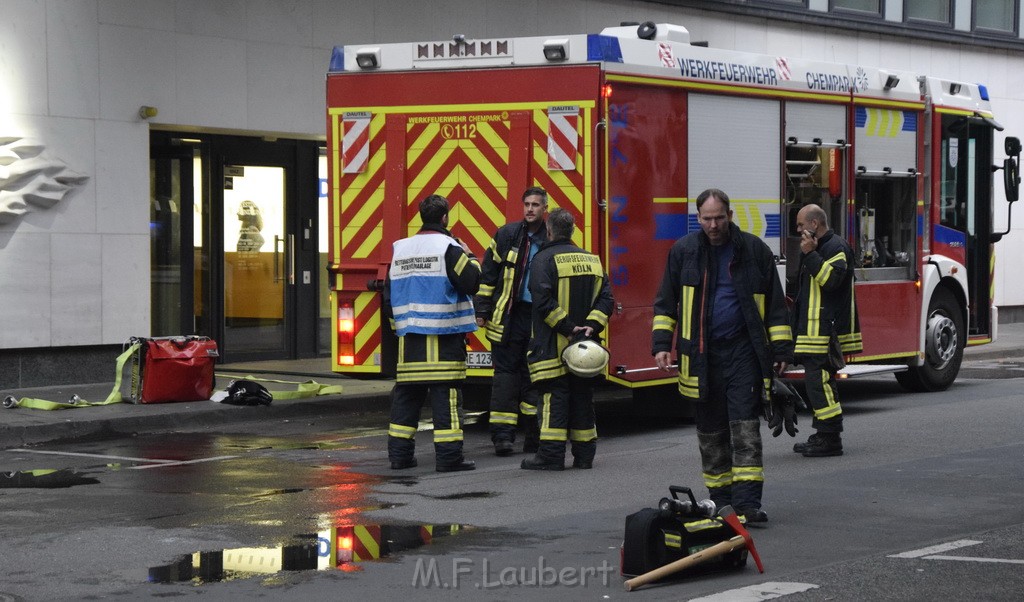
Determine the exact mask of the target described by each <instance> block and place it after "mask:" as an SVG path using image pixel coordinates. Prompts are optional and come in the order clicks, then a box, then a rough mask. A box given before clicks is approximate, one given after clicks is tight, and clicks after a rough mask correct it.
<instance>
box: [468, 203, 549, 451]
mask: <svg viewBox="0 0 1024 602" xmlns="http://www.w3.org/2000/svg"><path fill="white" fill-rule="evenodd" d="M547 210H548V193H547V192H545V191H544V189H543V188H537V187H534V188H527V189H526V192H524V193H523V219H522V221H518V222H515V223H510V224H506V225H504V226H502V227H501V228H499V229H498V231H497V232H496V233H495V235H494V240H492V241H491V244H490V246H489V247H488V248H487V252H486V253H484V261H483V265H482V268H481V269H482V274H481V277H480V292H479V293H477V297H476V325H477V326H480V327H485V328H486V329H487V333H486V336H487V338H488V339H489V340H490V341H491V359H492V362H493V365H494V380H493V381H492V384H491V406H490V410H491V415H490V427H491V441H492V442H493V443H494V453H495V454H497V455H499V456H508V455H511V454H512V453H513V451H514V449H513V444H514V443H515V440H516V424H517V423H518V422H519V420H520V418H519V415H520V414H522V416H523V431H524V439H525V441H524V442H523V452H525V453H534V452H536V451H537V444H538V433H537V391H536V389H535V388H534V387H532V386H531V384H530V369H529V367H528V366H527V364H526V347H527V345H528V344H529V342H530V320H531V314H532V311H533V298H532V297H531V296H530V287H529V282H530V280H529V277H530V262H531V261H532V260H533V257H534V256H535V255H536V254H537V251H538V250H540V246H541V244H543V243H544V242H546V241H547V228H546V226H545V224H544V217H545V215H546V214H547Z"/></svg>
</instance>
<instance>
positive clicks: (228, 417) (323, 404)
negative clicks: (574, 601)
mask: <svg viewBox="0 0 1024 602" xmlns="http://www.w3.org/2000/svg"><path fill="white" fill-rule="evenodd" d="M204 403H207V402H204ZM389 403H390V395H389V394H388V393H367V394H365V395H345V396H342V395H324V396H322V397H317V398H314V399H300V400H289V401H288V402H278V403H277V404H273V403H272V404H271V405H268V406H234V405H224V404H219V403H215V402H208V405H206V406H204V405H193V404H181V405H180V406H178V407H176V408H175V409H174V410H173V411H167V412H161V413H159V414H150V415H137V416H115V417H99V416H97V417H96V418H93V419H89V418H86V419H80V418H76V419H75V420H70V419H69V420H64V421H60V422H49V423H46V424H31V425H4V426H0V449H10V448H16V447H21V446H25V445H38V444H41V443H48V442H53V441H60V440H66V439H81V438H85V437H89V438H99V439H102V438H109V437H117V436H123V435H125V434H128V433H159V432H166V431H174V430H178V429H185V428H194V427H201V426H218V425H224V424H237V423H243V422H256V421H263V420H268V419H281V418H295V417H309V416H316V415H323V414H327V413H338V412H345V413H349V412H370V411H378V410H380V408H381V407H388V404H389ZM210 406H214V407H210ZM186 410H191V411H186ZM18 411H36V410H18V409H12V410H0V412H18ZM81 411H87V410H77V409H72V410H56V412H81Z"/></svg>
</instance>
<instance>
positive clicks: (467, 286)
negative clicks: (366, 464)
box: [383, 194, 480, 472]
mask: <svg viewBox="0 0 1024 602" xmlns="http://www.w3.org/2000/svg"><path fill="white" fill-rule="evenodd" d="M420 218H421V219H422V220H423V227H422V228H420V231H419V232H417V233H416V234H415V235H414V236H410V237H409V238H403V239H401V240H398V241H395V243H394V253H393V255H392V259H391V266H390V268H389V269H388V277H387V279H386V280H385V281H384V298H383V304H384V313H385V316H386V317H387V318H388V319H389V320H390V321H391V327H392V328H393V329H394V331H395V333H397V334H398V337H399V343H398V373H397V378H396V379H395V387H394V389H392V391H391V420H390V424H389V425H388V458H389V459H390V460H391V468H392V469H394V470H402V469H405V468H412V467H414V466H416V458H415V456H414V455H413V452H414V451H415V445H416V444H415V440H414V437H415V435H416V425H417V424H418V423H419V418H420V408H421V407H422V406H423V402H424V401H429V402H430V405H431V408H432V410H433V418H434V433H433V434H434V452H435V457H436V468H437V471H438V472H452V471H460V470H473V469H474V468H475V465H474V463H473V462H471V461H468V460H466V459H465V457H464V456H463V455H462V442H463V433H462V418H463V414H462V382H463V381H464V380H465V379H466V333H469V332H473V331H475V330H476V320H475V317H474V311H473V298H472V296H473V295H474V294H475V293H476V291H477V289H478V288H479V286H480V264H479V263H477V260H476V258H475V257H474V256H473V254H472V253H470V251H469V249H468V247H466V245H465V243H462V242H460V241H459V240H458V239H456V238H453V237H452V236H451V234H450V233H449V232H448V230H447V228H446V226H447V225H448V200H447V199H445V198H444V197H443V196H440V195H436V194H434V195H430V196H428V197H426V198H425V199H423V200H422V201H420Z"/></svg>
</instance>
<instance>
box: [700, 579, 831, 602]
mask: <svg viewBox="0 0 1024 602" xmlns="http://www.w3.org/2000/svg"><path fill="white" fill-rule="evenodd" d="M817 587H818V586H817V585H815V584H813V583H795V582H790V583H787V582H784V581H768V582H766V583H759V584H757V585H749V586H747V587H741V588H739V589H730V590H728V591H724V592H718V593H717V594H711V595H710V596H703V597H700V598H691V599H690V602H758V601H759V600H771V599H773V598H781V597H782V596H788V595H789V594H799V593H800V592H805V591H807V590H809V589H816V588H817Z"/></svg>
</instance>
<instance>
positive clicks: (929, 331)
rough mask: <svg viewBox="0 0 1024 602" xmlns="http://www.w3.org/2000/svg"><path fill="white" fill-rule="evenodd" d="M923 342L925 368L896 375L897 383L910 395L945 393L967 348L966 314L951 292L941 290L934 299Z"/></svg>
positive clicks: (954, 377)
mask: <svg viewBox="0 0 1024 602" xmlns="http://www.w3.org/2000/svg"><path fill="white" fill-rule="evenodd" d="M924 340H925V342H924V346H925V360H924V364H923V365H921V366H911V367H910V369H908V370H907V371H906V372H897V373H896V380H897V381H898V382H899V383H900V385H902V386H903V387H904V388H905V389H909V390H911V391H945V390H946V389H948V388H949V386H950V385H952V384H953V381H954V380H956V375H957V373H959V372H960V363H961V362H962V361H963V359H964V346H965V345H966V344H967V330H966V329H965V328H964V318H963V313H962V312H961V311H960V306H959V304H958V303H957V302H956V298H955V297H954V296H953V293H952V292H950V290H949V289H948V288H945V287H941V286H940V287H939V288H937V289H935V294H934V295H932V300H931V303H929V304H928V318H927V321H926V322H925V336H924Z"/></svg>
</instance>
